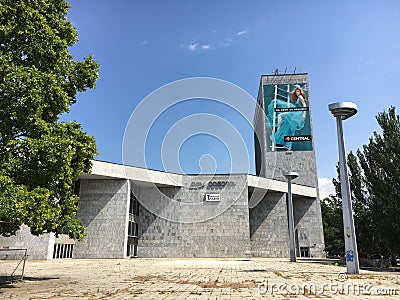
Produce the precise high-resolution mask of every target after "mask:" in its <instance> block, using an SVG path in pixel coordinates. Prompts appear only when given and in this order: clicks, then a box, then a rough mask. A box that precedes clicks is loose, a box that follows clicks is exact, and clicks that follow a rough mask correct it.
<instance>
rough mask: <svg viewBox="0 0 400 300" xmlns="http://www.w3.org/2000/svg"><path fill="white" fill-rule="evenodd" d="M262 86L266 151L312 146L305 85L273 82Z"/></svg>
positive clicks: (305, 148) (309, 148)
mask: <svg viewBox="0 0 400 300" xmlns="http://www.w3.org/2000/svg"><path fill="white" fill-rule="evenodd" d="M263 88H264V104H265V113H266V116H267V118H266V120H267V122H266V126H267V151H268V152H271V151H309V150H312V140H311V139H312V136H311V126H310V112H309V98H308V88H307V85H306V84H305V83H302V84H293V83H292V84H274V85H264V86H263Z"/></svg>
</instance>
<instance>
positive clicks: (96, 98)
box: [62, 0, 400, 188]
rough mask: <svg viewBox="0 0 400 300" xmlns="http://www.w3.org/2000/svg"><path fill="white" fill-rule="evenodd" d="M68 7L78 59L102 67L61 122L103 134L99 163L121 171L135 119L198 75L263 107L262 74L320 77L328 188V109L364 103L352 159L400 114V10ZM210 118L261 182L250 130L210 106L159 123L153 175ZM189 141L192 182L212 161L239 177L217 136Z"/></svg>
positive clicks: (218, 4)
mask: <svg viewBox="0 0 400 300" xmlns="http://www.w3.org/2000/svg"><path fill="white" fill-rule="evenodd" d="M69 2H70V4H71V6H72V7H71V9H70V13H69V14H68V19H69V20H70V21H71V22H72V24H73V25H74V26H75V27H76V28H77V30H78V34H79V42H78V43H77V44H76V45H75V46H74V47H72V48H71V49H70V51H71V53H72V54H73V55H74V57H75V58H76V59H78V60H81V59H82V58H83V57H84V56H86V55H87V54H88V53H93V54H94V57H95V59H96V60H97V61H98V62H99V63H100V64H101V68H100V79H99V80H98V82H97V88H96V89H95V90H91V91H88V92H85V93H82V94H79V95H78V102H77V103H76V104H74V105H73V106H72V107H71V113H70V114H68V115H64V116H62V120H77V121H79V122H80V123H82V124H83V127H84V129H85V130H86V131H87V132H88V133H89V134H90V135H93V136H95V138H96V140H97V146H98V151H99V156H98V157H97V159H100V160H105V161H110V162H116V163H122V162H123V159H122V142H123V136H124V131H125V127H126V125H127V122H128V120H129V118H130V116H131V114H132V112H133V111H134V109H135V108H136V107H137V106H138V104H139V103H141V101H142V100H143V99H144V98H145V97H146V96H147V95H148V94H150V93H151V92H152V91H154V90H156V89H158V88H159V87H161V86H163V85H166V84H168V83H170V82H173V81H176V80H180V79H184V78H189V77H213V78H218V79H222V80H226V81H229V82H231V83H233V84H235V85H237V86H238V87H240V88H242V89H243V90H245V91H247V92H248V93H249V94H250V95H251V96H253V97H254V98H256V96H257V92H258V85H259V80H260V76H261V75H262V74H272V72H273V71H274V70H275V69H276V68H278V69H279V70H280V72H282V73H283V72H284V70H285V69H287V73H291V72H292V71H293V70H294V69H295V68H296V72H307V73H309V81H310V102H311V103H312V112H311V113H312V118H313V132H314V142H315V150H316V156H317V167H318V177H319V178H321V185H322V187H321V188H325V184H324V182H329V180H330V178H332V177H334V176H336V171H335V164H336V162H337V160H338V153H337V140H336V125H335V120H334V118H333V117H332V116H331V114H330V112H329V111H328V104H329V103H332V102H337V101H353V102H356V103H357V105H358V108H359V112H358V114H357V115H356V116H355V117H353V118H352V119H349V120H346V121H345V125H344V126H345V128H344V131H345V137H346V147H347V150H348V151H349V150H356V149H358V148H360V147H361V146H362V145H363V144H366V143H367V142H368V139H369V137H371V135H372V133H373V131H375V130H378V131H379V128H378V125H377V123H376V121H375V118H374V117H375V115H376V114H377V113H378V112H381V111H383V110H384V109H387V108H389V106H390V105H395V106H396V105H397V107H398V109H400V108H399V106H398V104H399V103H400V99H399V98H400V97H399V95H398V91H397V86H398V83H399V76H398V74H399V70H400V34H399V28H400V1H397V0H392V1H387V0H382V1H369V0H366V1H354V0H353V1H352V0H347V1H341V0H339V1H311V0H309V1H291V0H286V1H207V0H203V1H117V0H114V1H111V0H107V1H106V0H96V1H94V0H85V1H77V0H73V1H69ZM157 105H158V104H157V103H155V106H157ZM199 113H202V114H207V113H208V114H214V115H218V116H220V117H222V118H224V119H225V120H227V121H228V122H229V124H232V126H233V127H235V128H236V129H237V130H238V132H239V133H240V135H241V138H242V141H243V142H244V143H245V144H246V145H247V146H248V150H249V153H250V154H249V155H250V167H249V172H250V173H251V172H254V163H253V154H252V153H251V151H252V149H253V145H252V142H253V140H252V132H251V127H250V126H249V125H248V124H247V123H246V122H245V121H244V120H243V118H241V117H240V116H238V115H237V114H236V113H235V112H234V111H233V110H231V109H229V108H227V107H225V108H224V107H223V106H221V105H220V104H218V103H215V102H212V101H208V100H198V101H189V102H185V103H180V104H179V105H176V106H175V107H173V108H171V109H169V110H167V111H165V112H164V113H163V114H162V116H160V118H159V119H157V120H156V122H155V123H154V126H153V127H152V128H151V132H150V134H149V137H148V140H147V141H146V145H147V147H146V149H147V152H146V155H147V156H146V163H147V167H149V168H153V169H163V168H164V166H163V164H162V160H161V159H160V148H161V146H162V140H163V138H164V137H165V134H166V132H168V128H170V127H171V126H173V125H174V124H176V123H177V122H178V123H179V122H180V120H181V119H182V118H184V117H185V116H190V115H193V114H199ZM181 142H182V144H181V147H180V150H179V153H178V156H179V157H178V161H179V163H180V167H181V169H182V171H183V172H185V173H197V172H199V170H200V167H202V163H204V166H206V167H210V170H211V169H212V168H215V169H216V170H217V172H221V173H224V172H226V171H229V170H230V166H229V162H230V161H229V162H227V160H226V159H227V157H229V149H227V147H226V145H224V144H223V143H222V142H221V141H220V140H218V138H217V137H213V136H210V135H207V134H198V135H194V136H190V137H188V138H187V139H186V140H184V141H181ZM139 146H140V145H139ZM227 154H228V155H227ZM199 165H200V166H199ZM170 171H171V170H170ZM172 171H174V170H172Z"/></svg>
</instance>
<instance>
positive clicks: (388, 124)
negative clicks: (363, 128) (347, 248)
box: [357, 107, 400, 255]
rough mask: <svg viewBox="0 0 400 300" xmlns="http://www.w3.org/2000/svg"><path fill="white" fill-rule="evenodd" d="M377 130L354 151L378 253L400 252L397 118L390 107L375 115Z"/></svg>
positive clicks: (399, 122) (399, 126) (399, 127)
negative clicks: (364, 143)
mask: <svg viewBox="0 0 400 300" xmlns="http://www.w3.org/2000/svg"><path fill="white" fill-rule="evenodd" d="M376 120H377V121H378V124H379V126H380V127H381V129H382V134H379V133H377V132H374V133H373V136H372V137H371V138H370V139H369V143H368V144H367V145H364V146H363V149H362V151H361V150H359V151H358V153H357V154H358V158H359V160H360V165H361V167H362V170H363V172H364V178H365V185H366V188H367V190H368V195H369V209H370V214H371V220H372V227H373V233H374V236H375V237H376V238H377V241H376V243H377V245H376V247H377V248H378V249H379V252H380V253H382V254H384V255H388V254H394V253H395V254H400V239H399V238H398V237H399V236H400V120H399V116H398V115H396V110H395V108H394V107H390V108H389V110H388V112H386V111H383V112H382V113H379V114H378V115H377V117H376Z"/></svg>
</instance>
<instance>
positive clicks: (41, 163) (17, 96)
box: [0, 0, 99, 239]
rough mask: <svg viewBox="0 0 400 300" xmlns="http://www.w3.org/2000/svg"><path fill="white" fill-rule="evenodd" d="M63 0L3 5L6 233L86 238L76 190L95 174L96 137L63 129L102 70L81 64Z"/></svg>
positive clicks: (0, 131)
mask: <svg viewBox="0 0 400 300" xmlns="http://www.w3.org/2000/svg"><path fill="white" fill-rule="evenodd" d="M68 9H69V4H68V3H67V2H66V1H64V0H0V234H2V235H5V236H9V235H13V234H15V233H16V231H17V230H18V229H19V227H20V226H21V224H26V225H28V226H29V227H30V229H31V233H33V234H35V235H38V234H42V233H45V232H54V233H56V234H60V233H64V232H68V234H69V235H70V237H72V238H77V239H81V238H83V236H84V228H83V226H82V224H81V222H80V220H78V219H77V218H76V211H77V209H78V207H77V201H78V197H76V196H75V195H73V184H74V182H75V181H76V179H77V178H78V176H79V175H80V174H81V173H82V172H89V171H90V168H91V159H92V158H93V157H94V155H95V154H96V145H95V140H94V138H93V137H91V136H88V135H87V134H86V133H85V132H84V131H83V130H82V128H81V126H80V124H79V123H76V122H67V123H62V122H59V121H58V120H59V116H60V114H62V113H66V112H69V109H70V105H72V104H74V103H75V102H76V94H77V93H78V92H83V91H85V90H86V89H88V88H94V87H95V83H96V80H97V78H98V69H99V65H98V64H97V63H96V62H95V61H94V60H93V58H92V56H91V55H89V56H87V57H86V58H84V60H83V61H81V62H80V61H76V60H74V59H73V57H72V55H71V54H70V53H69V51H68V47H71V46H73V45H74V44H75V43H76V42H77V32H76V30H75V28H74V27H73V26H72V25H71V23H70V22H69V21H68V20H67V18H66V15H67V12H68Z"/></svg>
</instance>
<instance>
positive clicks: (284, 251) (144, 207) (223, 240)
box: [0, 74, 324, 259]
mask: <svg viewBox="0 0 400 300" xmlns="http://www.w3.org/2000/svg"><path fill="white" fill-rule="evenodd" d="M285 76H288V75H285ZM285 76H272V77H271V76H262V78H261V84H260V91H259V97H258V102H259V107H260V108H261V111H262V112H265V113H261V114H260V113H259V112H258V113H256V114H255V119H254V120H255V124H254V128H255V132H256V138H255V140H256V147H255V148H256V155H255V157H256V172H257V175H256V176H254V175H248V174H216V175H197V176H195V175H180V174H172V173H168V172H161V171H154V170H148V169H142V168H137V167H133V166H124V165H119V164H113V163H109V162H101V161H94V162H93V168H92V172H91V173H90V174H82V175H81V176H80V178H79V181H78V182H77V185H76V192H77V193H79V197H80V200H79V211H78V217H79V218H80V219H81V220H82V222H83V225H84V226H85V228H86V232H87V236H86V237H85V238H84V239H83V241H81V242H78V241H73V240H70V239H68V238H67V237H66V236H59V237H55V236H54V235H52V234H45V235H43V236H40V237H35V236H32V235H31V234H30V233H29V228H27V227H24V226H23V227H22V228H21V229H20V231H19V232H18V234H17V235H16V236H14V237H9V238H0V246H8V247H10V248H27V249H28V254H29V257H30V258H31V259H53V258H127V257H289V232H288V217H287V203H286V201H287V194H286V192H287V182H286V179H285V178H284V176H283V175H282V174H283V172H285V171H296V172H298V173H299V174H300V176H299V178H298V179H296V180H295V181H294V183H293V185H292V192H293V206H294V223H295V235H296V250H297V256H309V257H322V256H324V252H323V250H324V239H323V229H322V219H321V209H320V203H319V200H318V184H317V173H316V166H315V153H314V150H313V143H312V138H311V136H312V135H311V134H305V133H304V132H303V133H301V134H299V133H298V132H299V130H301V129H297V131H296V134H297V136H308V137H306V138H303V139H305V140H306V142H310V143H311V145H310V144H305V145H295V146H294V145H293V146H292V147H284V145H282V144H278V143H277V142H278V141H277V139H274V138H273V137H271V135H272V134H275V133H276V132H277V131H278V128H277V127H278V126H275V127H276V128H274V126H272V127H271V126H270V125H268V124H269V123H268V120H267V119H268V113H267V106H266V104H267V102H266V99H267V95H264V93H265V92H267V91H268V92H269V91H270V85H277V86H278V85H281V84H286V83H287V82H289V84H293V80H295V81H297V83H299V84H306V85H308V82H307V74H300V75H295V76H294V75H291V76H292V77H291V78H288V77H285ZM293 76H294V77H293ZM282 82H284V83H282ZM303 87H304V86H303ZM280 88H281V87H280ZM291 89H292V86H290V85H289V86H288V87H286V90H287V92H288V93H289V92H291ZM275 90H276V89H275ZM307 90H308V89H307ZM288 95H289V94H288ZM288 95H286V96H287V99H289V96H288ZM307 97H309V95H308V94H307ZM267 100H268V99H267ZM270 102H271V101H270ZM292 102H293V101H292ZM308 103H309V99H307V104H308ZM268 105H269V104H268ZM274 105H275V108H274V111H276V112H277V113H279V112H280V108H279V107H276V106H277V101H275V103H274ZM308 107H309V106H308ZM292 111H294V112H298V111H300V112H301V113H303V112H304V111H306V112H307V116H306V117H307V118H309V119H308V120H306V122H308V123H306V124H305V126H306V127H307V126H308V128H306V129H307V130H308V131H309V132H311V116H310V110H309V109H307V110H305V109H303V108H301V107H300V110H296V109H292V110H290V111H289V112H292ZM275 117H278V116H276V115H275ZM284 117H285V116H281V117H279V121H280V122H281V126H284V125H283V123H282V119H284ZM286 117H288V116H286ZM302 119H303V118H302ZM277 122H278V118H277ZM298 127H299V126H298ZM280 128H282V127H280ZM306 133H307V132H306ZM278 134H279V133H278ZM293 136H294V135H293ZM285 138H286V139H287V136H285ZM268 139H271V140H270V141H268ZM292 140H293V141H294V140H295V138H292ZM272 143H273V144H272ZM294 143H295V142H293V144H294ZM296 147H297V149H296Z"/></svg>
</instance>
